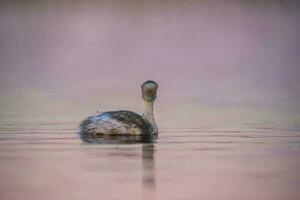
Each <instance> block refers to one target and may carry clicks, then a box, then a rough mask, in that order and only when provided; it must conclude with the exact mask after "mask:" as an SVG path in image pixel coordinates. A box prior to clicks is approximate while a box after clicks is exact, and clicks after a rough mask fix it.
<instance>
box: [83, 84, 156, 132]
mask: <svg viewBox="0 0 300 200" xmlns="http://www.w3.org/2000/svg"><path fill="white" fill-rule="evenodd" d="M157 88H158V86H157V84H156V83H155V82H154V81H146V82H145V83H144V84H143V85H142V93H143V100H144V103H145V111H144V113H143V115H142V116H141V115H139V114H137V113H134V112H131V111H126V110H120V111H109V112H103V113H100V114H97V115H94V116H90V117H88V118H86V119H85V120H84V121H82V123H81V124H80V127H79V128H80V134H81V136H97V135H151V134H157V132H158V128H157V125H156V122H155V120H154V112H153V103H154V101H155V99H156V90H157Z"/></svg>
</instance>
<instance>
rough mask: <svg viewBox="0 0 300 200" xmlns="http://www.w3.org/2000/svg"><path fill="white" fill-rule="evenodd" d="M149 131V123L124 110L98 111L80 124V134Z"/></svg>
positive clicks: (128, 133)
mask: <svg viewBox="0 0 300 200" xmlns="http://www.w3.org/2000/svg"><path fill="white" fill-rule="evenodd" d="M151 132H152V127H151V125H150V124H149V123H147V122H146V121H145V120H144V119H143V118H142V117H141V116H140V115H138V114H136V113H134V112H131V111H125V110H121V111H110V112H104V113H100V114H98V115H95V116H91V117H88V118H87V119H85V120H84V121H83V122H82V123H81V124H80V134H81V136H97V135H104V134H108V135H144V134H150V133H151Z"/></svg>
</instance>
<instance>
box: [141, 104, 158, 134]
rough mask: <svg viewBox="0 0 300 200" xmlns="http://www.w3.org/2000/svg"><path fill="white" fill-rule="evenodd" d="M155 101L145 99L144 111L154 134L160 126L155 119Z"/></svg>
mask: <svg viewBox="0 0 300 200" xmlns="http://www.w3.org/2000/svg"><path fill="white" fill-rule="evenodd" d="M153 103H154V102H148V101H144V104H145V111H144V113H143V119H144V120H145V121H146V122H148V123H149V124H150V125H151V126H152V134H155V133H157V132H158V128H157V125H156V122H155V120H154V112H153V110H154V109H153Z"/></svg>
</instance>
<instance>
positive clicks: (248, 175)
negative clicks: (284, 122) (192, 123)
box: [0, 122, 300, 200]
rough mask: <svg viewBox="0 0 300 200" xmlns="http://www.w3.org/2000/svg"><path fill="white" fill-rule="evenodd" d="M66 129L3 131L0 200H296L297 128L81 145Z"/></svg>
mask: <svg viewBox="0 0 300 200" xmlns="http://www.w3.org/2000/svg"><path fill="white" fill-rule="evenodd" d="M76 128H77V124H76V123H75V122H72V123H68V124H67V123H66V124H59V125H56V124H22V125H19V126H17V125H14V124H2V125H1V128H0V132H1V134H0V149H1V150H0V162H1V165H0V176H1V179H2V181H0V196H1V199H11V200H14V199H31V200H34V199H49V200H50V199H51V200H52V199H99V198H100V199H224V200H225V199H228V200H233V199H237V200H238V199H249V200H250V199H261V200H266V199H272V200H276V199H278V200H281V199H295V200H296V199H299V185H300V173H299V168H300V159H299V155H300V132H299V130H297V129H272V128H264V127H256V128H255V127H248V128H245V127H243V128H238V127H237V128H223V129H222V128H215V127H203V128H201V127H200V128H162V129H161V130H160V133H159V137H158V139H157V140H156V141H154V142H153V143H151V142H150V143H149V142H144V143H139V142H137V143H129V144H128V143H127V144H126V143H112V142H110V143H107V144H105V142H100V143H92V144H91V143H87V142H83V141H82V140H80V138H79V136H78V135H77V134H76V132H77V130H76Z"/></svg>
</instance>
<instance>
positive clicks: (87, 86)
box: [0, 0, 300, 128]
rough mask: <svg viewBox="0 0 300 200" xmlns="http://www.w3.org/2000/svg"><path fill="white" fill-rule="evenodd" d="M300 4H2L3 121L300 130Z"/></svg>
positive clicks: (0, 85)
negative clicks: (97, 120)
mask: <svg viewBox="0 0 300 200" xmlns="http://www.w3.org/2000/svg"><path fill="white" fill-rule="evenodd" d="M298 8H299V6H298V4H297V2H296V1H285V2H282V1H266V2H260V1H172V2H165V1H151V2H149V1H66V0H63V1H51V2H50V1H26V2H25V1H2V2H1V3H0V23H1V27H0V44H1V45H0V91H1V97H0V109H1V113H0V118H1V121H2V123H10V122H18V123H20V122H52V121H53V122H59V121H60V122H67V121H80V120H82V119H83V118H84V117H86V116H88V115H89V114H92V113H93V112H95V111H96V110H100V111H105V110H120V109H125V110H132V111H135V112H138V113H141V112H142V110H143V109H142V108H143V106H142V100H141V94H140V85H141V84H142V83H143V81H146V80H148V79H152V80H155V81H157V82H158V83H159V91H158V100H157V103H156V115H157V118H158V123H159V124H160V126H161V127H170V126H178V127H183V126H187V127H197V126H206V125H211V124H212V125H220V126H226V125H233V126H240V125H247V124H248V125H251V124H253V125H255V126H267V127H268V126H272V127H274V126H275V127H289V128H300V105H299V102H300V79H299V77H300V67H299V61H300V59H299V56H298V53H299V50H300V44H299V41H298V37H299V35H300V26H299V23H300V21H299V15H300V14H299V9H298Z"/></svg>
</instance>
